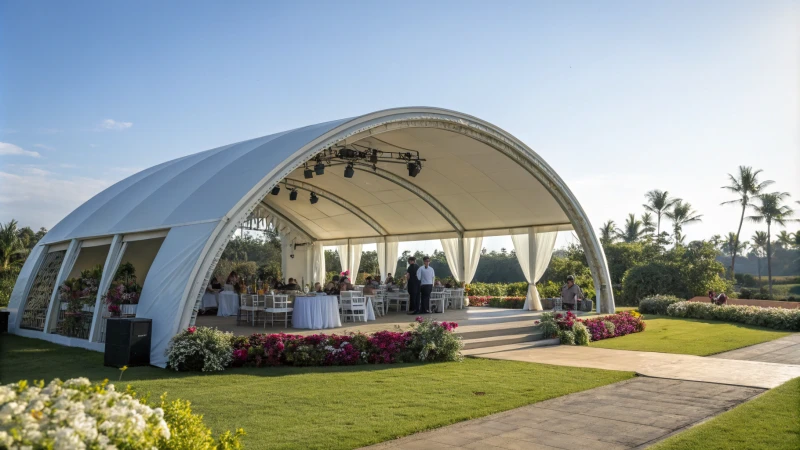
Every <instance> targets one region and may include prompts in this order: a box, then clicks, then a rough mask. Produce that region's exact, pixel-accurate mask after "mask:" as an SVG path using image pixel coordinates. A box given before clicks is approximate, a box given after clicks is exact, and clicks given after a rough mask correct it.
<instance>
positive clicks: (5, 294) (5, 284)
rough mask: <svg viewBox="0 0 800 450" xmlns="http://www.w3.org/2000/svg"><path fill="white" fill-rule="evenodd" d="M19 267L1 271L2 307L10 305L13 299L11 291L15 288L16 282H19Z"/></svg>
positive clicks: (0, 302)
mask: <svg viewBox="0 0 800 450" xmlns="http://www.w3.org/2000/svg"><path fill="white" fill-rule="evenodd" d="M18 275H19V269H11V270H8V271H5V272H0V308H5V307H6V306H8V303H9V301H10V300H11V291H13V290H14V283H16V282H17V276H18Z"/></svg>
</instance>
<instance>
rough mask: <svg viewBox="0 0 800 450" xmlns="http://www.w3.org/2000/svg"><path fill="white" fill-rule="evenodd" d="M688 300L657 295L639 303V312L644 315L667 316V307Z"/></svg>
mask: <svg viewBox="0 0 800 450" xmlns="http://www.w3.org/2000/svg"><path fill="white" fill-rule="evenodd" d="M684 300H686V299H683V298H678V297H675V296H674V295H656V296H655V297H648V298H645V299H643V300H642V301H640V302H639V312H640V313H642V314H658V315H661V316H663V315H666V314H667V307H668V306H669V305H671V304H673V303H678V302H682V301H684Z"/></svg>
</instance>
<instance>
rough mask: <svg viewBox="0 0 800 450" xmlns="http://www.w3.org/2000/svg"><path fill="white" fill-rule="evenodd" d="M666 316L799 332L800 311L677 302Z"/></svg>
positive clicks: (670, 307)
mask: <svg viewBox="0 0 800 450" xmlns="http://www.w3.org/2000/svg"><path fill="white" fill-rule="evenodd" d="M667 315H668V316H672V317H682V318H689V319H703V320H720V321H723V322H734V323H743V324H747V325H755V326H759V327H765V328H773V329H776V330H786V331H800V309H784V308H762V307H760V306H742V305H713V304H711V303H701V302H678V303H673V304H672V305H670V306H669V307H668V308H667Z"/></svg>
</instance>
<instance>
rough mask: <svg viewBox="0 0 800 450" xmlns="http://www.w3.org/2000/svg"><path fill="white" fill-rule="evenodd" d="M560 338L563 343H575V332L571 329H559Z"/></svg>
mask: <svg viewBox="0 0 800 450" xmlns="http://www.w3.org/2000/svg"><path fill="white" fill-rule="evenodd" d="M584 328H585V327H584ZM558 338H559V339H560V340H561V345H575V333H573V332H572V331H570V330H561V331H559V332H558Z"/></svg>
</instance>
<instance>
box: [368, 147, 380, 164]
mask: <svg viewBox="0 0 800 450" xmlns="http://www.w3.org/2000/svg"><path fill="white" fill-rule="evenodd" d="M369 162H371V163H372V164H378V151H377V150H375V149H373V150H372V154H371V155H370V156H369Z"/></svg>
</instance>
